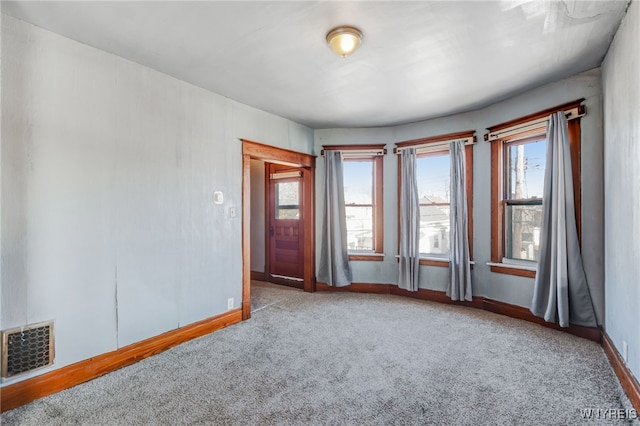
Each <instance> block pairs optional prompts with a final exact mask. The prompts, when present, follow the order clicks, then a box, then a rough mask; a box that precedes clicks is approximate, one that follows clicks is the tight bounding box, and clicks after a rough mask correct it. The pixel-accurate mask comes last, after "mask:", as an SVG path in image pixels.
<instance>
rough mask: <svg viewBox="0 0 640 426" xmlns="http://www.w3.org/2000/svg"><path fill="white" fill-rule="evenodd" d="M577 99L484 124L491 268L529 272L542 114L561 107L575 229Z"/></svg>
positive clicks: (535, 246)
mask: <svg viewBox="0 0 640 426" xmlns="http://www.w3.org/2000/svg"><path fill="white" fill-rule="evenodd" d="M580 102H582V100H579V101H576V102H572V103H569V104H565V105H560V106H558V107H555V108H550V109H548V110H545V111H541V112H539V113H536V114H532V115H529V116H527V117H523V118H521V119H517V120H513V121H510V122H508V123H504V124H501V125H498V126H494V127H492V128H490V129H489V134H488V135H487V136H486V137H485V139H487V140H489V141H490V142H491V144H492V145H491V198H492V200H491V205H492V207H491V262H490V263H489V264H490V266H491V270H492V271H493V272H499V273H506V274H512V275H520V276H525V277H535V267H536V262H537V261H538V251H539V249H540V231H541V227H542V204H543V203H542V193H543V186H544V173H545V167H546V164H545V163H546V154H547V141H546V120H547V118H548V117H549V115H550V114H552V113H554V112H556V111H565V113H566V114H567V116H568V118H570V120H569V141H570V142H569V144H570V149H571V162H572V168H573V174H574V176H573V184H574V191H575V200H574V202H575V205H576V222H577V224H578V232H579V229H580V120H579V119H571V118H579V117H580V116H582V115H583V114H584V112H583V108H582V107H581V105H580Z"/></svg>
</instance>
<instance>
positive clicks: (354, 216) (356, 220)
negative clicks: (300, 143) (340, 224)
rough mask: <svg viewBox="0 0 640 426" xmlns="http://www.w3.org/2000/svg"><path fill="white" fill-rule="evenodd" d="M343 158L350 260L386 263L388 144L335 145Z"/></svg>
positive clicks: (335, 148)
mask: <svg viewBox="0 0 640 426" xmlns="http://www.w3.org/2000/svg"><path fill="white" fill-rule="evenodd" d="M323 148H324V150H338V151H341V152H342V156H343V186H344V201H345V215H346V221H347V246H348V249H349V259H350V260H383V256H384V255H383V251H384V247H383V227H382V225H383V222H382V221H383V214H382V211H383V203H382V173H383V170H382V164H383V163H382V160H383V155H384V153H385V149H384V144H377V145H332V146H324V147H323Z"/></svg>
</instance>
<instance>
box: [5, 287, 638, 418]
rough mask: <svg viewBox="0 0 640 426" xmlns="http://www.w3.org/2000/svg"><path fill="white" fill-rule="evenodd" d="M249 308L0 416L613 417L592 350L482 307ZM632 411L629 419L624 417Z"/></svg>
mask: <svg viewBox="0 0 640 426" xmlns="http://www.w3.org/2000/svg"><path fill="white" fill-rule="evenodd" d="M252 293H253V296H252V300H253V304H254V305H253V308H254V309H253V311H254V312H253V317H252V319H251V320H249V321H245V322H243V323H240V324H236V325H234V326H231V327H229V328H227V329H224V330H221V331H218V332H215V333H213V334H210V335H208V336H205V337H203V338H200V339H197V340H194V341H191V342H188V343H185V344H183V345H181V346H178V347H176V348H174V349H171V350H169V351H166V352H164V353H162V354H160V355H157V356H154V357H152V358H149V359H146V360H143V361H141V362H139V363H137V364H134V365H132V366H129V367H126V368H123V369H121V370H118V371H115V372H113V373H111V374H108V375H106V376H104V377H101V378H99V379H96V380H93V381H91V382H89V383H86V384H83V385H80V386H76V387H75V388H72V389H68V390H66V391H64V392H61V393H58V394H56V395H52V396H50V397H47V398H44V399H41V400H38V401H35V402H33V403H31V404H28V405H26V406H24V407H20V408H18V409H15V410H12V411H9V412H7V413H4V414H3V415H2V417H1V420H2V425H21V424H26V425H50V424H54V425H67V424H80V425H101V424H105V425H137V424H165V425H177V424H215V425H227V424H228V425H232V424H233V425H235V424H237V425H254V424H269V425H272V424H273V425H275V424H278V425H280V424H283V425H294V424H333V425H338V424H348V425H358V424H366V425H370V424H371V425H387V424H398V425H413V424H429V425H484V424H486V425H500V424H503V425H537V424H540V425H546V424H568V425H569V424H617V425H619V424H621V423H624V422H621V421H620V420H616V419H606V418H600V419H591V420H583V419H582V415H581V410H582V409H589V408H595V409H624V407H625V405H623V403H624V402H623V401H621V393H620V387H619V384H618V382H617V381H616V378H615V376H614V374H613V372H612V370H611V367H610V366H609V364H608V362H607V359H606V356H605V355H604V353H603V351H602V348H601V347H600V346H599V345H598V344H596V343H593V342H590V341H587V340H584V339H580V338H578V337H575V336H572V335H569V334H565V333H561V332H558V331H555V330H551V329H547V328H544V327H541V326H538V325H535V324H530V323H527V322H522V321H519V320H515V319H511V318H507V317H504V316H500V315H496V314H492V313H489V312H484V311H478V310H474V309H470V308H464V307H458V306H447V305H440V304H436V303H430V302H423V301H417V300H412V299H407V298H402V297H397V296H389V295H370V294H353V293H314V294H308V293H303V292H301V291H299V290H294V289H289V288H286V287H280V286H275V285H269V284H260V283H255V284H254V286H252ZM636 423H637V422H636Z"/></svg>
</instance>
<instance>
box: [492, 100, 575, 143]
mask: <svg viewBox="0 0 640 426" xmlns="http://www.w3.org/2000/svg"><path fill="white" fill-rule="evenodd" d="M582 102H584V98H580V99H576V100H575V101H571V102H567V103H566V104H562V105H556V106H554V107H551V108H547V109H544V110H542V111H538V112H534V113H532V114H529V115H525V116H524V117H518V118H515V119H513V120H509V121H505V122H504V123H500V124H496V125H495V126H491V127H487V130H488V131H489V133H494V132H497V131H499V130H502V129H508V128H509V127H513V126H517V125H519V124H523V123H527V122H529V121H533V120H537V119H539V118H544V117H548V116H549V115H551V114H553V113H554V112H558V111H565V110H568V109H572V108H584V107H583V106H582V105H581V104H582ZM485 140H486V136H485Z"/></svg>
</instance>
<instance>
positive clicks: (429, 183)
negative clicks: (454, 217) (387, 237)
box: [396, 131, 474, 267]
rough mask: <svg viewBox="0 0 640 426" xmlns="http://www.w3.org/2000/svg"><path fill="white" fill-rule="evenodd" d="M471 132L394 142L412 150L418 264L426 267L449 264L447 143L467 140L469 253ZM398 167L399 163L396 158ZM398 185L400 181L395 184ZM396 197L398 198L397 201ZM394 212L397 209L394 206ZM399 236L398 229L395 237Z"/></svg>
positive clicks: (471, 188) (398, 146) (471, 228)
mask: <svg viewBox="0 0 640 426" xmlns="http://www.w3.org/2000/svg"><path fill="white" fill-rule="evenodd" d="M473 135H474V132H473V131H469V132H461V133H451V134H447V135H441V136H435V137H430V138H424V139H416V140H411V141H406V142H398V143H397V144H396V146H397V148H396V149H402V148H404V147H416V148H417V159H416V175H417V181H418V182H417V184H418V200H419V204H420V237H419V238H420V240H419V241H420V256H421V259H420V264H421V265H429V266H444V267H446V266H448V265H449V260H448V258H449V232H450V230H449V227H450V222H449V211H450V204H449V202H450V197H449V191H450V182H451V158H450V155H449V142H451V141H453V140H459V139H467V145H466V148H465V158H466V178H467V181H466V187H467V188H466V189H467V208H468V214H469V250H470V252H471V253H472V252H473V251H472V247H471V243H472V239H473V222H472V218H473V215H472V208H473V203H472V200H473V193H472V191H473V141H474V136H473ZM398 168H400V160H399V159H398ZM398 184H399V185H400V182H398ZM399 199H400V197H398V200H399ZM398 211H400V206H399V205H398ZM399 234H400V232H399V230H398V235H399Z"/></svg>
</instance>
